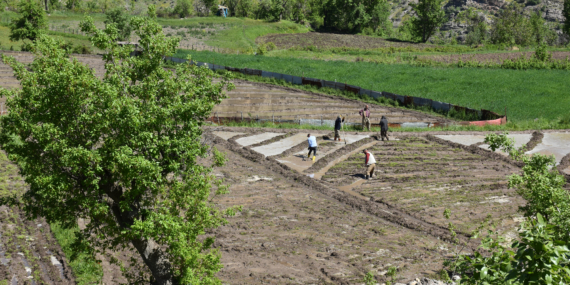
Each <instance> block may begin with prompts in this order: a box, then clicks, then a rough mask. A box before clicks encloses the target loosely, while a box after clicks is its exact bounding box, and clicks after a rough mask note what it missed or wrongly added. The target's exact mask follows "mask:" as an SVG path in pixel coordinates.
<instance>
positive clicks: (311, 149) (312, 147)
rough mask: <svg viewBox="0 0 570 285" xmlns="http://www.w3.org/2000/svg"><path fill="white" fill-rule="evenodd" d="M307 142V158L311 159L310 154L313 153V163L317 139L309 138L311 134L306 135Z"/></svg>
mask: <svg viewBox="0 0 570 285" xmlns="http://www.w3.org/2000/svg"><path fill="white" fill-rule="evenodd" d="M307 138H308V139H307V142H308V143H309V154H307V157H308V158H311V152H312V153H313V161H315V156H316V155H317V138H316V137H315V136H311V134H308V135H307Z"/></svg>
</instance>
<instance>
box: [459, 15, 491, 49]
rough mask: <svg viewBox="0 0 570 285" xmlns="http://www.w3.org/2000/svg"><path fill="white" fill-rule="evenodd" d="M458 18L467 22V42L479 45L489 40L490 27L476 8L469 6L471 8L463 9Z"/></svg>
mask: <svg viewBox="0 0 570 285" xmlns="http://www.w3.org/2000/svg"><path fill="white" fill-rule="evenodd" d="M457 20H459V21H460V22H465V23H466V24H467V38H466V39H465V43H466V44H468V45H478V44H483V43H486V42H487V38H488V33H489V27H488V26H487V23H486V22H485V18H484V16H482V15H479V13H478V12H477V11H476V10H475V9H473V8H472V7H469V9H467V10H463V11H462V12H460V13H459V14H458V15H457Z"/></svg>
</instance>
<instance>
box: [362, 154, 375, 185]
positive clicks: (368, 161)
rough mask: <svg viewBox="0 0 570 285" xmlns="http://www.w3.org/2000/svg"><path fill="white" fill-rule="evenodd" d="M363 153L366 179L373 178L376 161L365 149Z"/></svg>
mask: <svg viewBox="0 0 570 285" xmlns="http://www.w3.org/2000/svg"><path fill="white" fill-rule="evenodd" d="M362 153H364V166H366V179H370V178H372V177H374V169H376V159H374V155H372V153H371V152H369V151H368V150H367V149H365V150H363V151H362Z"/></svg>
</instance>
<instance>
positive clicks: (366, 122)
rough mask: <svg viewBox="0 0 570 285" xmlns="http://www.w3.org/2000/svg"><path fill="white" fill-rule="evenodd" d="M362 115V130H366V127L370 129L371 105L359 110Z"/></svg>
mask: <svg viewBox="0 0 570 285" xmlns="http://www.w3.org/2000/svg"><path fill="white" fill-rule="evenodd" d="M358 114H360V116H362V131H364V127H366V128H367V129H368V131H370V107H368V105H366V106H365V107H364V109H362V110H360V111H359V112H358Z"/></svg>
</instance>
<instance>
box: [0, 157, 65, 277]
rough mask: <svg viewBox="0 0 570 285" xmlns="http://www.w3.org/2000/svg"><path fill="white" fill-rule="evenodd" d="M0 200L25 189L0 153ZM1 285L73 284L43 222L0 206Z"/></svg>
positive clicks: (58, 249) (15, 172)
mask: <svg viewBox="0 0 570 285" xmlns="http://www.w3.org/2000/svg"><path fill="white" fill-rule="evenodd" d="M0 173H1V176H0V196H6V195H13V194H17V193H22V192H23V191H24V190H25V188H26V186H25V184H24V182H23V181H22V178H21V177H20V176H19V175H18V171H17V168H16V166H15V165H13V164H12V163H10V162H9V161H8V159H7V158H6V155H5V154H4V152H0ZM2 280H4V282H6V283H2V282H0V284H13V285H16V284H75V278H74V277H73V275H72V273H71V271H70V268H69V267H68V264H67V260H66V258H65V255H64V254H63V252H62V251H61V248H60V246H59V245H58V243H57V241H56V240H55V238H54V237H53V235H52V233H51V231H50V226H49V225H48V224H47V223H46V222H45V221H44V220H43V219H36V220H27V219H26V217H25V216H24V214H23V212H22V211H21V210H20V209H18V208H17V207H7V206H0V281H2Z"/></svg>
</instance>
